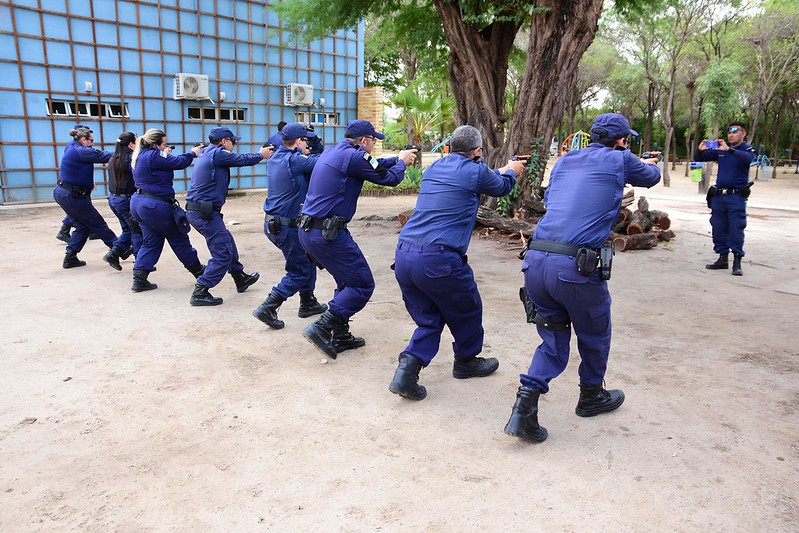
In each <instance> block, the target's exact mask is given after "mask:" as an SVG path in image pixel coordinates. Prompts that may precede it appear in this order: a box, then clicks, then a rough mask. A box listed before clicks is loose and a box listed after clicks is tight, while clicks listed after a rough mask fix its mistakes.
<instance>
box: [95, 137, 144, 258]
mask: <svg viewBox="0 0 799 533" xmlns="http://www.w3.org/2000/svg"><path fill="white" fill-rule="evenodd" d="M135 147H136V134H135V133H133V132H130V131H125V132H122V133H121V134H120V135H119V137H118V138H117V142H116V147H115V149H114V155H113V156H111V161H109V162H108V206H109V207H110V208H111V211H112V212H113V213H114V215H115V216H116V217H117V219H118V220H119V225H120V227H121V228H122V233H120V235H119V239H118V241H117V245H116V246H117V247H118V250H116V255H117V259H116V261H117V262H118V261H119V259H127V258H128V257H129V256H130V254H131V253H133V254H136V253H138V251H139V248H140V247H141V242H142V234H141V228H140V227H139V225H138V224H137V223H136V221H135V220H133V217H131V215H130V197H131V196H133V193H135V192H136V185H135V184H134V183H133V169H132V168H130V160H131V157H132V156H133V149H134V148H135ZM114 252H115V251H114V250H112V251H109V252H108V253H107V254H106V257H105V258H104V259H105V260H106V261H109V263H110V262H112V261H113V260H114V257H113V256H114V255H115V253H114Z"/></svg>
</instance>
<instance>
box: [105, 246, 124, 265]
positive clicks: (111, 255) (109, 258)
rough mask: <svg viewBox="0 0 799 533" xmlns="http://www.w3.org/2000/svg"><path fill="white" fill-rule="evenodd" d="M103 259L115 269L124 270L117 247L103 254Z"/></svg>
mask: <svg viewBox="0 0 799 533" xmlns="http://www.w3.org/2000/svg"><path fill="white" fill-rule="evenodd" d="M103 261H105V262H106V263H108V265H109V266H110V267H111V268H113V269H114V270H122V265H120V264H119V251H118V250H117V249H116V248H111V249H110V250H108V253H106V254H105V255H104V256H103Z"/></svg>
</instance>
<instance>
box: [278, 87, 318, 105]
mask: <svg viewBox="0 0 799 533" xmlns="http://www.w3.org/2000/svg"><path fill="white" fill-rule="evenodd" d="M283 103H284V104H285V105H294V106H300V105H313V85H305V84H303V83H289V84H288V85H286V90H285V92H284V93H283Z"/></svg>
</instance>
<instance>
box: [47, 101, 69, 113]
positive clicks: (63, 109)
mask: <svg viewBox="0 0 799 533" xmlns="http://www.w3.org/2000/svg"><path fill="white" fill-rule="evenodd" d="M48 104H49V105H48V111H47V114H48V115H71V114H72V108H71V107H70V105H69V104H68V103H67V102H58V101H53V100H48Z"/></svg>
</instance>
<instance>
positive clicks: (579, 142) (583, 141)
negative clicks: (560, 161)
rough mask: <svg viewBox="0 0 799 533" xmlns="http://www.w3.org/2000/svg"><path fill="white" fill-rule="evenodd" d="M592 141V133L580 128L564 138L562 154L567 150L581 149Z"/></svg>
mask: <svg viewBox="0 0 799 533" xmlns="http://www.w3.org/2000/svg"><path fill="white" fill-rule="evenodd" d="M590 142H591V135H589V134H588V133H586V132H584V131H583V130H578V131H575V132H574V133H572V134H571V135H569V136H568V137H566V138H565V139H563V142H562V143H561V144H560V155H563V154H565V153H567V152H571V151H574V150H580V149H582V148H585V147H586V146H588V143H590Z"/></svg>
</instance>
